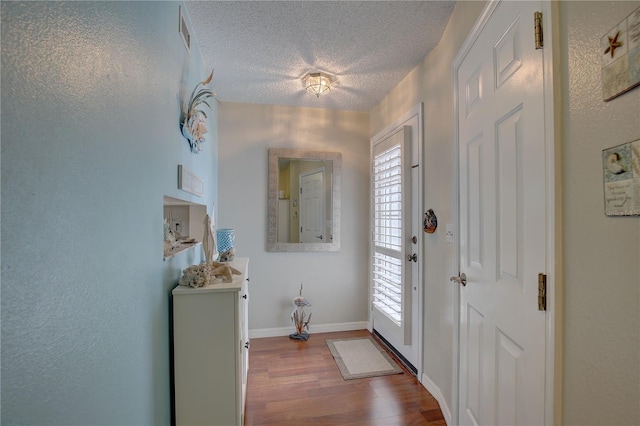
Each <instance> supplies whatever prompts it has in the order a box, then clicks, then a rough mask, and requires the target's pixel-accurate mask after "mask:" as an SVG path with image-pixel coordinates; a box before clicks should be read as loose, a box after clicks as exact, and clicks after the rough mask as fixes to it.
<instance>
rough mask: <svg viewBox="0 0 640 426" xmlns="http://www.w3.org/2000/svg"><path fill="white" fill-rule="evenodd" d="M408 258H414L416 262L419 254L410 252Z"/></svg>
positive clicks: (409, 259)
mask: <svg viewBox="0 0 640 426" xmlns="http://www.w3.org/2000/svg"><path fill="white" fill-rule="evenodd" d="M407 260H408V261H412V260H413V261H414V262H417V261H418V255H417V254H415V253H413V254H408V255H407Z"/></svg>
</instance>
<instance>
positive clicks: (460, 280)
mask: <svg viewBox="0 0 640 426" xmlns="http://www.w3.org/2000/svg"><path fill="white" fill-rule="evenodd" d="M449 281H455V282H457V283H458V284H462V286H463V287H464V286H466V285H467V274H465V273H464V272H463V273H461V274H460V276H459V277H451V278H450V279H449Z"/></svg>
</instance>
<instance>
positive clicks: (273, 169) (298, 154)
mask: <svg viewBox="0 0 640 426" xmlns="http://www.w3.org/2000/svg"><path fill="white" fill-rule="evenodd" d="M281 157H282V158H291V159H296V160H331V161H332V162H333V170H332V179H331V203H332V209H331V214H332V218H331V221H332V222H331V223H332V226H333V240H332V242H330V243H279V242H278V176H279V168H278V158H281ZM341 178H342V154H341V153H339V152H324V151H306V150H300V149H288V148H269V190H268V193H267V251H270V252H313V251H340V189H341V185H342V183H341V182H342V179H341Z"/></svg>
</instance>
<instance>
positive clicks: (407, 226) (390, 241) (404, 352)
mask: <svg viewBox="0 0 640 426" xmlns="http://www.w3.org/2000/svg"><path fill="white" fill-rule="evenodd" d="M411 139H412V128H411V126H406V125H401V126H398V127H396V128H395V129H392V130H391V131H390V132H387V133H386V134H384V135H383V136H380V137H377V138H376V137H374V138H373V139H372V255H371V271H370V276H371V312H372V315H371V317H372V323H373V329H374V331H375V332H376V333H377V334H378V335H379V336H380V337H382V338H383V339H384V340H386V342H387V343H388V344H389V345H390V346H392V347H393V349H395V351H396V352H397V353H399V355H401V357H402V358H404V361H405V363H406V364H408V367H409V368H410V369H412V370H414V373H416V372H417V368H416V366H419V365H418V364H419V353H420V351H419V330H420V327H419V312H420V310H419V305H418V304H419V302H420V300H419V294H420V292H419V291H418V290H419V287H418V285H419V284H418V282H417V281H418V278H419V270H418V264H419V262H418V260H419V255H418V254H419V246H418V241H419V237H420V234H419V232H420V228H419V213H417V214H416V212H414V211H412V206H413V207H415V209H419V203H418V202H417V200H418V199H419V192H418V189H417V185H412V180H413V179H412V173H413V174H415V177H416V181H417V178H418V176H419V169H418V167H419V164H418V161H417V158H418V157H419V154H418V151H419V150H418V149H412V143H411V142H412V141H411ZM415 148H417V147H415ZM414 165H415V167H412V166H414ZM412 189H413V190H412ZM412 201H414V202H413V203H412ZM414 219H417V220H414ZM416 224H417V226H416Z"/></svg>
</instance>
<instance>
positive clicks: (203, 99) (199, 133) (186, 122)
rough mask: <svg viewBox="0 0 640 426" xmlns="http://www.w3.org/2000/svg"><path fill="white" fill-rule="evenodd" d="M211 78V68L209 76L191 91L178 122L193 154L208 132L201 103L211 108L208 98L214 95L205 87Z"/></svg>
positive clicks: (199, 147)
mask: <svg viewBox="0 0 640 426" xmlns="http://www.w3.org/2000/svg"><path fill="white" fill-rule="evenodd" d="M211 80H213V70H211V74H209V77H207V78H206V79H204V80H203V81H201V82H200V83H198V84H197V85H196V87H195V88H194V89H193V92H191V97H190V98H189V103H188V104H187V105H186V112H185V114H184V118H183V119H182V122H181V123H180V127H181V131H182V135H183V136H184V137H185V138H186V139H187V140H188V141H189V146H190V147H191V152H193V153H194V154H197V153H199V152H200V151H201V150H202V144H203V143H204V141H205V137H204V135H205V134H206V133H207V132H208V130H207V126H206V119H207V114H206V113H205V112H204V110H203V108H202V105H203V104H204V105H206V106H207V107H209V109H211V105H209V102H208V99H209V98H211V97H213V96H215V93H213V92H212V91H211V89H207V88H206V87H205V86H206V85H207V84H209V83H210V82H211Z"/></svg>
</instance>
